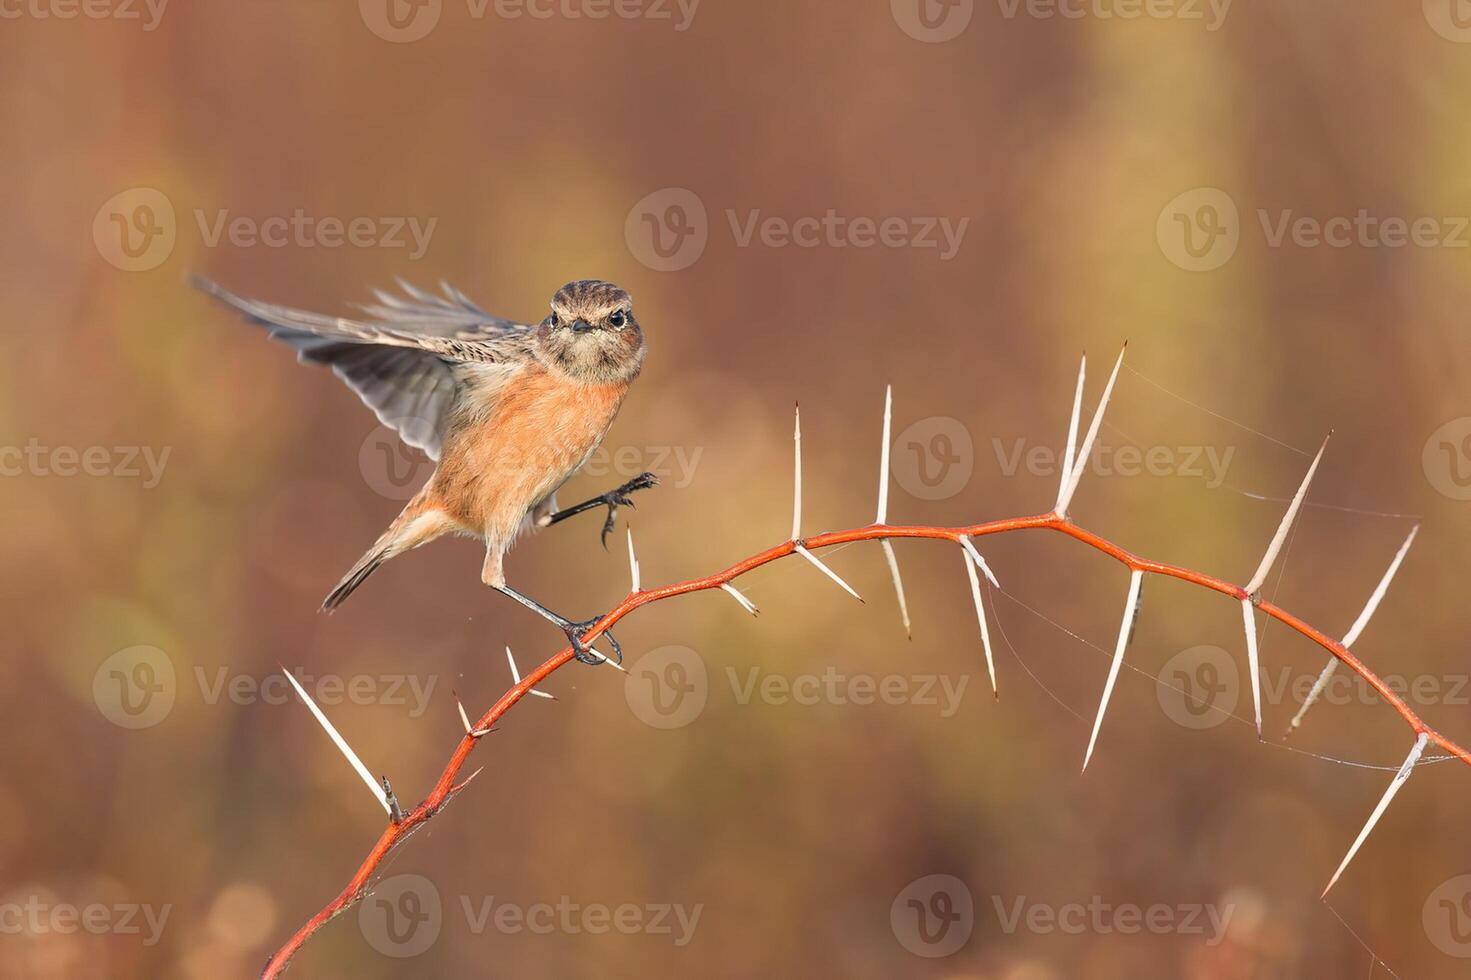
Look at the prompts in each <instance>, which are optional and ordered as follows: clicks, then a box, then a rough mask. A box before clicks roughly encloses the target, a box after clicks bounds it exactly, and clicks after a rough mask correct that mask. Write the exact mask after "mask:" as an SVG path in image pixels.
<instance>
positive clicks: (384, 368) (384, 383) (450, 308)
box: [194, 278, 531, 460]
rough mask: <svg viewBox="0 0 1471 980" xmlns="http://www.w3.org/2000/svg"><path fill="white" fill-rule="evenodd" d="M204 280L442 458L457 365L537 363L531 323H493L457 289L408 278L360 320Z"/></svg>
mask: <svg viewBox="0 0 1471 980" xmlns="http://www.w3.org/2000/svg"><path fill="white" fill-rule="evenodd" d="M194 283H195V285H196V286H198V287H199V288H200V289H202V290H204V291H205V292H207V293H209V294H210V295H212V296H214V297H216V298H218V299H219V300H221V301H223V302H225V303H227V304H228V305H230V306H232V307H234V308H235V309H237V310H239V311H240V312H241V313H244V314H245V315H246V317H248V318H249V319H250V321H251V322H253V323H257V324H259V325H261V326H264V327H265V328H266V329H267V330H268V331H269V332H270V335H271V337H272V338H273V339H275V340H280V341H283V342H285V343H288V344H290V345H291V346H292V347H295V348H296V350H297V358H298V359H299V360H300V361H301V362H302V363H303V364H322V365H326V366H329V367H331V368H332V370H333V372H334V373H335V374H336V375H337V376H338V377H339V378H341V379H342V380H343V381H345V382H347V385H348V387H350V388H352V390H353V391H355V392H356V393H357V395H358V397H359V398H361V399H362V400H363V402H364V404H366V405H367V406H368V407H369V408H371V409H372V410H373V412H374V414H376V415H377V416H378V420H379V421H380V422H382V423H383V424H385V425H387V426H390V427H392V428H393V429H394V430H396V431H397V432H398V434H399V436H400V437H401V438H402V439H403V440H404V441H405V442H407V443H408V444H409V445H411V446H414V447H416V448H418V449H422V450H423V451H424V452H425V453H426V454H428V456H429V457H430V458H431V459H435V460H437V459H439V451H440V445H441V443H442V441H443V437H444V425H445V419H446V416H447V414H448V411H449V408H450V405H451V404H452V403H453V401H454V397H455V392H456V388H457V381H456V373H455V370H454V367H453V365H454V364H456V363H464V364H469V365H480V366H482V367H484V368H487V369H492V370H493V369H495V368H497V367H499V368H503V369H506V370H514V369H515V368H516V367H518V366H519V365H521V364H524V363H526V362H527V361H528V360H530V358H531V327H530V326H528V325H526V324H520V323H515V322H513V321H511V320H504V319H502V318H500V317H497V316H492V315H491V314H489V313H487V312H485V311H484V310H482V309H481V308H480V307H479V306H476V305H475V304H474V303H473V302H471V301H470V299H469V298H468V297H467V296H465V294H464V293H462V292H460V291H459V290H458V289H455V288H454V287H453V286H450V285H448V284H442V288H443V290H444V295H443V296H442V297H441V296H436V295H434V294H432V293H427V292H424V291H423V290H421V289H417V288H415V287H413V286H410V285H409V284H407V283H404V282H402V281H400V283H399V285H400V287H401V288H402V289H403V291H404V294H405V295H404V296H395V295H390V294H388V293H384V292H380V291H375V292H374V295H375V296H376V297H377V300H378V302H377V303H375V304H371V305H366V306H362V307H360V308H361V309H362V311H363V312H364V314H366V317H365V318H364V319H361V320H356V319H347V318H345V317H333V316H325V315H323V314H320V313H312V312H309V311H307V310H298V309H294V308H292V307H289V306H279V305H277V304H275V303H264V302H261V301H259V300H253V299H249V298H247V297H244V296H240V295H237V294H236V293H232V292H230V291H229V290H228V289H225V288H224V287H222V286H220V285H219V284H218V283H214V282H210V281H209V280H206V279H198V278H196V279H195V280H194Z"/></svg>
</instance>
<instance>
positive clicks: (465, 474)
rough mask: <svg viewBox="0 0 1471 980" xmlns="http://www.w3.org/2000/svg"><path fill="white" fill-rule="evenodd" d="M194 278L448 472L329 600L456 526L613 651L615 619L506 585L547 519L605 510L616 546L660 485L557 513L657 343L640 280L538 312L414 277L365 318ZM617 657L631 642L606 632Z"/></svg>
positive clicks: (531, 604)
mask: <svg viewBox="0 0 1471 980" xmlns="http://www.w3.org/2000/svg"><path fill="white" fill-rule="evenodd" d="M194 285H195V286H197V287H198V288H199V289H201V290H203V291H204V292H206V293H208V294H209V295H211V296H213V297H215V298H216V299H218V300H220V301H222V302H223V303H225V304H226V305H228V306H230V307H232V308H234V309H235V310H236V311H238V312H240V313H242V314H244V316H245V318H246V320H247V322H250V323H253V324H255V325H258V326H262V327H264V328H265V329H266V331H267V332H268V333H269V335H270V336H271V338H272V339H274V340H277V341H281V342H284V343H286V344H288V345H290V346H291V347H294V348H295V349H296V351H297V359H298V360H299V361H300V362H301V363H304V364H313V365H319V366H325V367H330V368H331V369H332V371H333V373H335V374H336V375H337V376H338V377H339V378H341V379H342V380H343V381H344V382H346V384H347V386H348V387H349V388H351V389H352V390H353V391H354V392H355V393H356V394H357V396H358V397H359V398H360V399H362V401H363V402H364V404H366V405H367V406H368V407H369V408H370V409H372V410H373V412H374V413H375V414H376V415H377V416H378V419H379V421H381V422H382V423H383V424H384V425H387V426H389V427H391V428H393V429H394V430H395V431H396V432H397V433H398V435H399V437H400V438H401V439H402V440H403V441H404V442H405V443H407V444H408V445H410V446H413V447H414V448H416V449H419V450H421V451H423V453H424V454H425V455H426V456H428V457H429V458H430V459H431V460H433V461H434V463H435V464H436V465H435V468H434V471H433V473H432V474H431V475H430V477H429V479H428V480H427V481H426V482H425V484H424V486H423V488H422V489H420V490H419V491H418V493H417V494H415V496H414V497H413V498H412V499H410V500H409V501H408V503H407V504H406V505H405V506H404V508H403V511H402V512H401V513H400V514H399V515H398V516H397V517H396V518H394V519H393V521H392V522H391V523H390V524H389V525H388V529H387V530H386V531H384V532H383V534H382V535H380V536H379V537H378V539H377V540H376V541H374V542H373V545H372V547H370V548H369V549H368V550H367V551H366V552H365V553H364V554H363V556H362V557H361V558H359V559H358V561H357V563H356V564H354V565H353V566H352V568H351V569H349V570H348V572H347V573H346V574H345V575H344V576H343V577H342V579H341V581H339V582H338V583H337V585H336V586H335V587H334V588H333V589H332V590H331V591H330V592H329V593H328V594H327V597H326V598H325V599H324V600H323V601H322V610H323V611H326V612H331V611H332V610H334V609H336V608H337V607H338V606H340V605H342V603H343V602H344V601H345V600H346V599H347V598H348V596H350V595H352V594H353V593H354V592H355V591H357V589H359V588H361V587H362V585H363V583H364V582H366V581H367V579H368V577H369V576H370V575H372V574H373V573H374V572H375V571H377V570H378V569H379V568H380V567H382V565H383V563H384V562H386V561H388V560H389V559H391V558H394V557H396V556H398V555H401V554H403V553H404V552H406V551H409V550H412V549H414V548H418V547H420V546H422V545H425V544H428V543H429V542H430V541H433V540H435V539H436V538H439V537H442V536H444V535H446V534H454V535H463V536H469V537H474V538H479V539H480V540H482V541H483V542H484V544H485V563H484V565H483V566H482V567H481V580H482V581H483V582H484V583H485V584H486V585H488V586H490V587H491V588H492V589H495V590H496V591H498V592H501V593H503V594H504V595H506V596H508V597H510V598H512V599H514V600H516V601H517V602H519V603H521V604H522V605H523V606H525V607H527V608H528V609H530V610H532V611H533V612H536V613H537V614H538V615H541V616H542V617H544V618H546V619H547V620H549V621H550V622H552V623H554V624H555V625H557V626H558V627H559V628H560V629H561V630H562V631H563V632H564V633H565V634H566V635H567V638H568V640H569V641H570V642H571V644H572V647H573V651H574V653H575V655H576V656H577V658H578V659H579V660H582V661H583V662H585V663H601V662H603V661H604V660H605V659H606V658H604V657H603V656H602V655H601V654H600V653H598V652H596V651H592V650H591V649H590V648H589V647H588V646H587V644H586V643H585V642H584V640H583V636H584V635H585V634H586V632H587V631H588V629H589V628H590V627H591V626H592V625H593V624H594V623H595V622H597V620H598V619H599V618H601V617H594V618H593V619H589V620H584V621H580V622H579V621H574V620H571V619H568V618H567V617H564V616H561V615H559V614H557V613H555V612H552V611H551V610H550V609H548V608H547V607H546V606H544V605H542V604H541V603H540V602H537V601H536V600H534V599H532V598H531V597H529V596H527V595H525V594H523V593H521V592H519V591H518V590H516V589H514V588H512V587H511V586H510V585H508V584H507V582H506V575H505V567H504V562H505V556H506V552H507V551H509V550H510V548H511V547H512V546H513V545H514V544H515V543H516V541H517V539H518V538H520V537H522V536H523V535H525V534H527V533H528V532H530V531H533V530H535V529H537V528H542V527H547V526H549V525H551V524H555V523H558V522H559V521H562V520H564V519H566V518H568V517H572V516H574V515H576V514H580V513H583V512H584V511H587V510H591V509H594V508H597V507H604V506H605V507H607V509H608V513H607V519H606V520H605V522H604V524H603V529H602V537H603V545H604V547H606V546H607V537H608V533H609V532H610V531H611V530H612V529H613V527H614V522H615V520H616V518H617V513H618V507H619V506H632V505H633V500H632V497H631V494H633V493H634V492H636V491H638V490H644V489H648V488H650V487H652V486H654V485H655V484H656V483H657V482H658V481H657V479H656V478H655V476H654V475H653V474H652V473H642V474H640V475H638V476H636V477H634V478H633V479H632V480H629V481H628V482H626V483H624V484H623V485H622V486H619V487H616V488H614V489H612V490H610V491H608V492H607V493H604V494H600V495H599V496H596V497H593V498H591V499H589V500H586V501H583V502H582V503H580V504H577V505H575V506H572V507H568V508H565V509H558V507H557V496H556V495H557V490H558V489H559V488H560V487H561V486H562V485H563V484H564V483H566V482H567V480H568V479H570V478H571V477H572V476H573V474H575V473H576V472H577V471H578V470H579V469H581V468H582V466H583V465H584V464H585V463H586V462H587V461H588V459H589V458H590V457H591V456H592V454H593V453H594V452H595V451H596V450H597V448H598V446H599V445H600V444H601V443H602V441H603V437H604V436H605V435H606V434H607V432H608V429H609V427H610V426H611V425H612V424H613V420H614V418H615V417H616V416H617V415H618V410H619V409H620V408H621V407H622V405H623V399H624V397H625V396H626V395H627V394H628V391H629V388H630V386H631V385H632V384H633V382H634V381H635V380H636V379H637V378H638V376H639V373H640V371H641V370H642V368H643V364H644V358H645V356H646V354H647V352H648V345H647V343H646V341H645V339H644V333H643V329H642V328H641V327H640V325H639V322H638V320H637V318H636V317H635V316H634V313H633V300H632V297H630V296H629V294H628V292H627V291H625V290H624V289H622V288H620V287H619V286H616V285H614V284H613V283H611V282H607V281H604V280H601V279H581V280H577V281H575V282H569V283H567V284H566V285H564V286H562V287H561V288H560V289H558V290H557V291H556V293H555V294H553V296H552V299H551V304H550V307H551V309H550V312H549V313H548V314H547V315H546V317H544V318H543V319H542V320H541V322H539V323H536V324H526V323H519V322H516V321H513V320H507V319H504V318H502V317H498V316H494V315H492V314H489V313H487V312H485V310H483V309H481V308H480V307H479V306H477V305H476V304H475V303H474V302H472V301H471V300H470V299H469V297H467V296H466V295H465V294H464V293H462V292H460V291H459V290H458V289H456V288H455V287H453V286H451V285H449V284H448V283H441V284H440V289H441V292H442V294H443V295H436V294H434V293H431V292H428V291H425V290H422V289H420V288H418V287H415V286H412V285H410V284H408V283H406V282H403V281H402V280H399V282H398V285H399V288H400V290H401V291H402V295H399V294H396V293H389V292H385V291H382V290H374V291H373V292H374V296H375V297H376V299H377V302H376V303H372V304H366V305H364V304H359V305H358V309H359V310H360V311H361V312H362V314H363V316H362V318H355V319H348V318H343V317H335V316H328V315H324V314H319V313H312V312H309V311H306V310H300V309H294V308H292V307H289V306H280V305H277V304H274V303H266V302H262V301H260V300H255V299H250V298H247V297H244V296H241V295H239V294H237V293H234V292H231V291H230V290H228V289H226V288H225V287H223V286H221V285H219V284H218V283H216V282H213V281H211V280H208V279H204V278H202V277H195V278H194ZM606 635H607V636H608V640H609V643H610V644H611V645H612V646H613V649H614V651H615V654H616V656H617V659H618V660H620V661H621V660H622V650H621V649H620V648H619V647H618V645H617V641H616V640H615V639H613V637H612V634H611V633H608V634H606Z"/></svg>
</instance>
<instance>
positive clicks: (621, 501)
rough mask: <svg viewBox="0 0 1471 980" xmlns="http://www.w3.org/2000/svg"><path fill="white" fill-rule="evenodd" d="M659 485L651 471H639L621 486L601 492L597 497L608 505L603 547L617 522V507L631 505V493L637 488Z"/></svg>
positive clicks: (657, 479)
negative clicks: (600, 495)
mask: <svg viewBox="0 0 1471 980" xmlns="http://www.w3.org/2000/svg"><path fill="white" fill-rule="evenodd" d="M658 485H659V478H658V477H657V476H655V475H654V474H652V473H640V474H639V475H638V476H636V477H634V478H633V479H632V480H629V481H628V482H627V483H625V484H623V486H621V487H615V488H613V489H612V490H609V491H608V492H607V493H605V494H603V495H602V497H600V498H599V499H600V500H602V502H603V503H605V504H607V506H608V519H607V520H605V521H603V548H604V549H606V548H607V547H608V535H610V534H612V533H613V528H614V526H615V525H616V524H617V522H618V508H619V507H633V506H634V503H633V497H632V496H630V494H633V493H634V492H636V491H639V490H647V489H649V488H650V487H656V486H658Z"/></svg>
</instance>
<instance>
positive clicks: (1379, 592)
mask: <svg viewBox="0 0 1471 980" xmlns="http://www.w3.org/2000/svg"><path fill="white" fill-rule="evenodd" d="M1419 533H1420V525H1418V524H1416V525H1415V526H1414V527H1413V528H1411V529H1410V536H1409V537H1407V538H1405V543H1404V544H1402V545H1400V549H1399V552H1398V553H1397V554H1396V555H1395V556H1394V561H1392V562H1390V563H1389V569H1388V570H1387V571H1385V573H1384V577H1383V578H1381V579H1380V580H1379V585H1378V586H1376V587H1375V589H1374V594H1373V595H1371V596H1369V601H1368V602H1367V603H1366V604H1365V605H1364V609H1363V611H1362V612H1360V613H1359V618H1358V619H1356V620H1354V624H1353V626H1352V627H1350V628H1349V631H1348V633H1347V634H1345V635H1344V637H1343V645H1344V648H1345V649H1347V648H1348V647H1351V646H1353V645H1354V643H1355V641H1357V640H1358V638H1359V635H1360V634H1362V633H1363V632H1364V627H1366V626H1368V625H1369V620H1370V619H1371V618H1373V616H1374V613H1375V612H1376V611H1377V610H1378V609H1379V603H1381V602H1383V601H1384V596H1385V593H1387V592H1388V591H1389V583H1390V582H1392V581H1393V580H1394V576H1395V575H1396V574H1397V573H1398V572H1399V567H1400V565H1401V564H1403V563H1404V560H1405V555H1407V554H1408V553H1409V551H1410V545H1412V544H1414V543H1415V535H1417V534H1419ZM1337 669H1338V658H1337V657H1329V658H1328V663H1327V665H1325V666H1324V667H1323V672H1322V673H1321V674H1319V675H1318V679H1317V680H1316V681H1315V682H1314V683H1313V689H1312V690H1311V691H1309V692H1308V696H1307V697H1306V698H1304V699H1303V702H1302V707H1300V708H1298V709H1297V714H1295V715H1293V716H1292V724H1291V725H1289V726H1288V728H1287V731H1288V734H1291V733H1292V732H1294V731H1296V730H1297V727H1298V726H1299V725H1301V724H1302V719H1303V716H1304V715H1306V714H1307V713H1308V709H1309V708H1311V707H1312V706H1313V705H1314V704H1315V703H1316V702H1317V700H1318V698H1319V697H1320V696H1321V695H1322V693H1323V691H1324V690H1325V689H1326V688H1327V687H1328V681H1329V680H1331V679H1332V677H1333V672H1334V671H1335V670H1337Z"/></svg>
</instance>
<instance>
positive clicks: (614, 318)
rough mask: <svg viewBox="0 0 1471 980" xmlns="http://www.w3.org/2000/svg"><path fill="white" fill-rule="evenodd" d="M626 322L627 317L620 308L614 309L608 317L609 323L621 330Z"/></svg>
mask: <svg viewBox="0 0 1471 980" xmlns="http://www.w3.org/2000/svg"><path fill="white" fill-rule="evenodd" d="M627 322H628V317H627V315H626V314H625V313H624V312H623V311H622V310H614V311H613V314H612V315H611V316H609V317H608V323H609V325H610V326H612V327H613V328H614V329H617V330H622V329H623V325H624V324H625V323H627Z"/></svg>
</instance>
